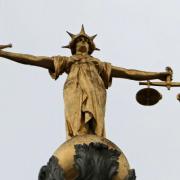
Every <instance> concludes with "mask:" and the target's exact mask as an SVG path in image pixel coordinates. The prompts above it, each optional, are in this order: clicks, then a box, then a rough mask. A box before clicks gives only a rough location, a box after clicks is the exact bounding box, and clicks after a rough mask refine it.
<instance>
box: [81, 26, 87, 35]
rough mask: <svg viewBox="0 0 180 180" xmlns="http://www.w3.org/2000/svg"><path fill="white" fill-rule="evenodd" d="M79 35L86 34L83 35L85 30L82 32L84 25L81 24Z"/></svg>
mask: <svg viewBox="0 0 180 180" xmlns="http://www.w3.org/2000/svg"><path fill="white" fill-rule="evenodd" d="M80 34H86V33H85V30H84V25H83V24H82V26H81V31H80Z"/></svg>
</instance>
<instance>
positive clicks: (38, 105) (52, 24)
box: [0, 0, 180, 180]
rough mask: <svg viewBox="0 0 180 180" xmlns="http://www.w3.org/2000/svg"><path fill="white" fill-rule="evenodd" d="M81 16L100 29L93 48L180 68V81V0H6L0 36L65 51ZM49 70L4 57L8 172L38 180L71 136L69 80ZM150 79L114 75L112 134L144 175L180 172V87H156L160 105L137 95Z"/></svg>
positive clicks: (133, 63)
mask: <svg viewBox="0 0 180 180" xmlns="http://www.w3.org/2000/svg"><path fill="white" fill-rule="evenodd" d="M81 24H84V26H85V29H86V32H87V33H88V34H90V35H94V34H96V33H97V34H98V36H97V38H96V39H95V43H96V46H97V47H98V48H100V49H101V51H100V52H95V53H94V54H93V56H95V57H97V58H99V59H101V60H102V61H107V62H111V63H112V64H113V65H116V66H120V67H125V68H130V69H140V70H147V71H157V72H158V71H164V70H165V67H166V66H171V67H172V68H173V70H174V81H180V69H179V65H180V62H179V61H180V1H179V0H171V1H169V0H136V1H134V0H111V1H108V0H76V1H73V0H66V1H61V0H31V1H29V0H13V1H12V0H0V44H7V43H12V44H13V48H12V49H9V51H12V52H20V53H28V54H33V55H46V56H52V55H58V54H59V55H65V56H70V55H71V54H70V51H69V50H67V49H62V48H61V46H63V45H67V44H68V42H69V40H70V38H69V37H68V35H67V34H66V30H68V31H70V32H72V33H79V31H80V28H81ZM65 79H66V75H65V74H64V75H62V76H61V77H59V79H58V80H57V81H54V80H52V79H51V78H50V76H49V74H48V72H47V70H45V69H43V68H38V67H32V66H26V65H21V64H17V63H14V62H10V61H8V60H6V59H3V58H0V169H1V172H0V179H2V180H3V179H4V180H12V179H15V180H25V179H26V180H36V179H37V177H38V172H39V169H40V168H41V166H43V165H44V164H46V162H47V161H48V159H49V158H50V157H51V155H52V154H53V152H54V151H55V150H56V148H57V147H58V146H60V145H61V144H62V143H63V142H64V141H65V123H64V122H65V120H64V106H63V84H64V81H65ZM141 88H144V86H142V87H141V86H139V85H138V82H137V81H130V80H124V79H114V80H113V83H112V86H111V88H109V89H108V98H107V106H106V118H105V121H106V132H107V138H108V139H110V140H111V141H112V142H114V143H115V144H117V145H118V146H119V147H120V148H121V149H122V151H123V152H124V153H125V155H126V157H127V159H128V161H129V163H130V165H131V168H134V169H136V174H137V179H138V180H172V179H173V180H179V179H180V174H179V171H180V165H179V162H180V155H179V152H180V140H179V138H180V121H179V119H180V118H179V112H180V110H179V109H180V103H179V102H178V101H177V100H176V95H177V94H178V93H180V89H179V88H173V89H171V90H170V91H168V90H167V89H166V88H156V87H155V88H156V89H157V90H159V91H160V92H161V93H162V95H163V99H162V100H161V101H160V102H159V103H158V104H157V105H155V106H153V107H144V106H142V105H139V104H138V103H137V102H136V99H135V96H136V93H137V92H138V91H139V90H140V89H141Z"/></svg>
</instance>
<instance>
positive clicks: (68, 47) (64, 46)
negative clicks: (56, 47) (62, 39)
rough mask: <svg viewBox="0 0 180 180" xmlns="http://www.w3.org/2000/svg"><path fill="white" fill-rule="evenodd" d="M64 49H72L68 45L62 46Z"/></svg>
mask: <svg viewBox="0 0 180 180" xmlns="http://www.w3.org/2000/svg"><path fill="white" fill-rule="evenodd" d="M62 48H68V49H70V46H69V45H67V46H62Z"/></svg>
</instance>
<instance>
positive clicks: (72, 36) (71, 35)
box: [66, 31, 76, 38]
mask: <svg viewBox="0 0 180 180" xmlns="http://www.w3.org/2000/svg"><path fill="white" fill-rule="evenodd" d="M66 32H67V33H68V34H69V36H70V37H71V38H74V37H75V36H76V35H74V34H72V33H70V32H69V31H66Z"/></svg>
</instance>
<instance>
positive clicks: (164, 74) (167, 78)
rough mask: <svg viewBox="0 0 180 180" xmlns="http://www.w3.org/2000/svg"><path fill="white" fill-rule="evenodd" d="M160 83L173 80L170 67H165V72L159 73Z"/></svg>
mask: <svg viewBox="0 0 180 180" xmlns="http://www.w3.org/2000/svg"><path fill="white" fill-rule="evenodd" d="M159 79H160V80H161V81H168V82H170V81H172V80H173V70H172V69H171V68H170V67H166V72H161V73H160V75H159Z"/></svg>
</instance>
